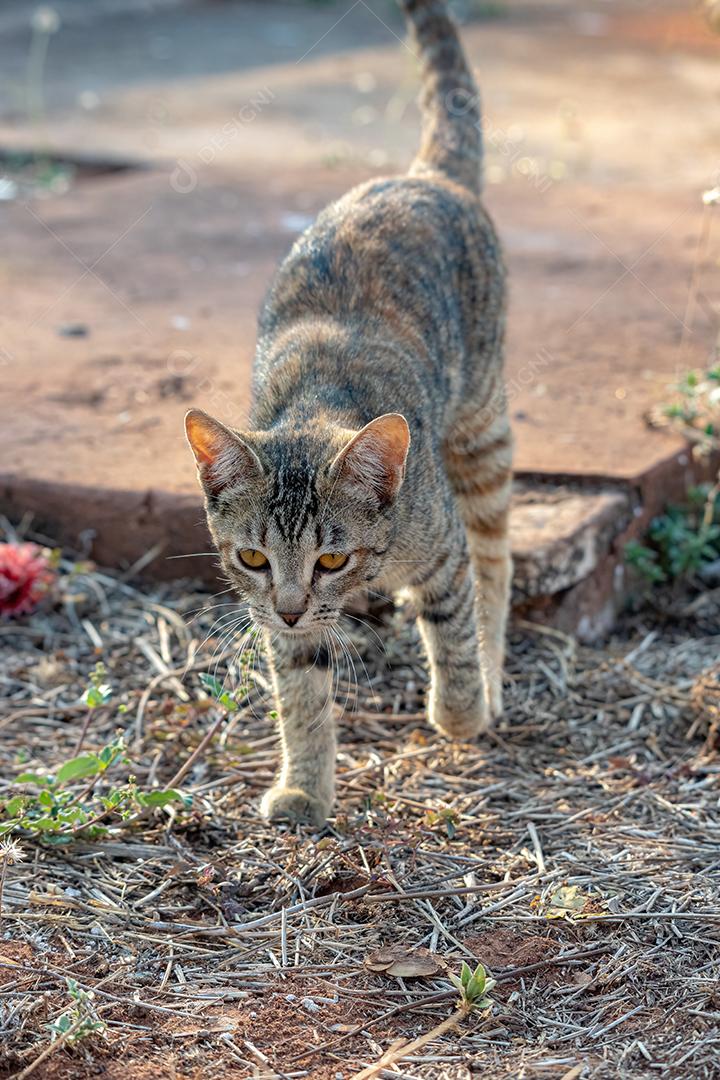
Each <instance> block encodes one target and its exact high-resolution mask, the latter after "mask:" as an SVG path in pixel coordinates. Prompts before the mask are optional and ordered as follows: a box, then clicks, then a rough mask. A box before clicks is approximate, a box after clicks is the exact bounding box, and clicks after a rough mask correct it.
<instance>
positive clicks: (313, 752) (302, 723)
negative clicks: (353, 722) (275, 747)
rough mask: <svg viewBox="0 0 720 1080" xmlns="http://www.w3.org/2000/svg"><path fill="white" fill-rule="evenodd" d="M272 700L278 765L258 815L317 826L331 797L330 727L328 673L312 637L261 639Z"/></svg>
mask: <svg viewBox="0 0 720 1080" xmlns="http://www.w3.org/2000/svg"><path fill="white" fill-rule="evenodd" d="M266 647H267V649H268V653H269V656H270V665H271V669H272V677H273V685H274V687H275V697H276V701H277V707H278V714H279V725H280V739H281V747H282V764H281V769H280V775H279V777H278V779H277V781H276V783H275V784H274V785H273V787H271V788H270V790H269V791H267V792H266V793H265V795H264V796H263V800H262V804H261V809H262V812H263V814H264V815H265V816H266V817H268V818H270V819H271V820H273V821H279V820H285V821H293V822H305V823H308V824H311V825H318V826H319V825H323V824H324V823H325V820H326V818H327V816H328V814H329V813H330V811H331V809H332V803H333V797H334V794H335V723H334V720H333V715H332V710H333V694H332V680H331V677H330V672H329V671H328V668H327V664H326V662H325V659H324V657H323V656H322V654H321V653H322V651H321V649H320V642H319V641H318V640H317V639H311V638H305V637H289V636H282V635H276V636H275V640H274V641H272V642H271V641H270V637H269V635H266Z"/></svg>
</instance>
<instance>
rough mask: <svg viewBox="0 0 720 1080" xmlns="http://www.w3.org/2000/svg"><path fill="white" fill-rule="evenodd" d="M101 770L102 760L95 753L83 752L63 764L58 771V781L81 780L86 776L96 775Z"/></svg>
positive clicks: (65, 782) (62, 782)
mask: <svg viewBox="0 0 720 1080" xmlns="http://www.w3.org/2000/svg"><path fill="white" fill-rule="evenodd" d="M99 771H100V762H99V761H98V759H97V756H96V755H95V754H83V755H82V756H81V757H76V758H72V760H71V761H66V762H65V764H64V765H61V766H60V768H59V769H58V773H57V783H58V784H67V783H69V782H70V781H71V780H81V779H82V778H83V777H85V776H95V774H96V773H98V772H99Z"/></svg>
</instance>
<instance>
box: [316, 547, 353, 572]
mask: <svg viewBox="0 0 720 1080" xmlns="http://www.w3.org/2000/svg"><path fill="white" fill-rule="evenodd" d="M347 561H348V557H347V555H341V554H340V552H338V551H333V552H328V554H327V555H321V556H320V558H319V559H318V561H317V564H318V566H319V567H320V569H321V570H339V569H340V568H341V567H342V566H344V565H345V563H346V562H347Z"/></svg>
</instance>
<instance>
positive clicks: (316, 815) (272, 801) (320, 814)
mask: <svg viewBox="0 0 720 1080" xmlns="http://www.w3.org/2000/svg"><path fill="white" fill-rule="evenodd" d="M260 810H261V812H262V814H263V817H266V818H269V820H270V821H290V822H292V823H293V824H298V823H299V824H302V825H315V826H317V827H318V828H319V827H320V826H321V825H324V824H325V822H326V820H327V817H328V814H329V813H330V803H329V802H324V801H323V800H322V799H319V798H317V797H316V796H315V795H310V794H308V792H307V791H303V790H302V788H286V787H272V788H270V790H269V791H266V792H265V794H264V795H263V799H262V802H261V804H260Z"/></svg>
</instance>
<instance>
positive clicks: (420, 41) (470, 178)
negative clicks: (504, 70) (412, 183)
mask: <svg viewBox="0 0 720 1080" xmlns="http://www.w3.org/2000/svg"><path fill="white" fill-rule="evenodd" d="M399 3H400V6H401V8H402V9H403V11H404V12H405V17H406V19H407V21H408V24H409V26H410V30H411V38H412V43H413V46H414V49H416V50H417V52H418V53H419V59H420V64H421V68H422V90H421V93H420V109H421V112H422V139H421V143H420V151H419V153H418V155H417V157H416V158H415V160H414V161H413V163H412V165H411V167H410V173H411V175H415V176H417V175H423V174H427V173H432V172H440V173H444V174H445V175H446V176H448V177H450V178H451V179H453V180H457V181H459V183H461V184H463V185H464V186H465V187H467V188H470V190H471V191H475V192H479V191H480V189H481V186H482V131H481V127H480V98H479V95H478V90H477V86H476V85H475V80H474V78H473V75H472V72H471V70H470V68H469V67H468V63H467V60H466V59H465V53H464V52H463V48H462V45H461V44H460V39H459V38H458V33H457V29H456V27H455V23H454V22H453V20H452V18H451V17H450V15H449V13H448V10H447V7H446V5H445V3H444V0H399Z"/></svg>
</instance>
